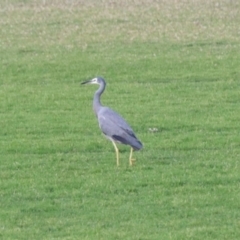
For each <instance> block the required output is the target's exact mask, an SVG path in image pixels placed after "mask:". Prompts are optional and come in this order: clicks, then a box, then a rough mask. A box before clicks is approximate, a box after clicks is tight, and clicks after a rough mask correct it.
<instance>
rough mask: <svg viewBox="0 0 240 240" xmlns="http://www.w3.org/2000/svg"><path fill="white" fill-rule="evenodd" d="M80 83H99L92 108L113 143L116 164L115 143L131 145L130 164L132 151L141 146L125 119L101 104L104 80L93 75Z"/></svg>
mask: <svg viewBox="0 0 240 240" xmlns="http://www.w3.org/2000/svg"><path fill="white" fill-rule="evenodd" d="M81 84H98V85H99V88H98V90H97V91H96V92H95V94H94V98H93V110H94V112H95V115H96V117H97V119H98V124H99V127H100V129H101V131H102V132H103V134H104V135H105V136H106V137H107V139H109V140H110V141H111V142H112V143H113V146H114V149H115V152H116V160H117V166H119V149H118V147H117V145H116V144H117V143H121V144H125V145H129V146H130V147H131V149H130V155H129V164H130V166H132V165H133V163H134V161H135V159H134V158H132V155H133V151H134V150H136V151H137V150H140V149H141V148H142V147H143V146H142V143H141V142H140V141H139V140H138V138H137V137H136V135H135V133H134V132H133V130H132V128H131V127H130V125H129V124H128V123H127V122H126V120H124V118H123V117H122V116H120V115H119V114H118V113H117V112H115V111H114V110H112V109H111V108H109V107H106V106H103V105H102V104H101V101H100V97H101V95H102V93H103V92H104V90H105V87H106V82H105V80H104V79H103V78H102V77H95V78H93V79H91V80H88V81H85V82H82V83H81Z"/></svg>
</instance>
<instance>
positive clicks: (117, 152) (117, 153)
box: [112, 141, 119, 166]
mask: <svg viewBox="0 0 240 240" xmlns="http://www.w3.org/2000/svg"><path fill="white" fill-rule="evenodd" d="M112 143H113V146H114V148H115V151H116V157H117V166H119V150H118V148H117V145H116V143H115V142H114V141H112Z"/></svg>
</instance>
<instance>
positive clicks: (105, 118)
mask: <svg viewBox="0 0 240 240" xmlns="http://www.w3.org/2000/svg"><path fill="white" fill-rule="evenodd" d="M98 122H99V126H100V128H101V130H102V131H103V133H104V134H105V135H107V136H109V137H112V136H114V135H116V136H120V137H124V136H126V135H130V136H131V137H133V138H136V136H135V134H134V132H133V130H132V128H131V127H130V126H129V124H128V123H127V122H126V121H125V120H124V119H123V117H122V116H120V115H119V114H118V113H116V112H115V111H113V110H112V109H110V108H108V107H103V108H102V109H101V110H100V111H99V112H98Z"/></svg>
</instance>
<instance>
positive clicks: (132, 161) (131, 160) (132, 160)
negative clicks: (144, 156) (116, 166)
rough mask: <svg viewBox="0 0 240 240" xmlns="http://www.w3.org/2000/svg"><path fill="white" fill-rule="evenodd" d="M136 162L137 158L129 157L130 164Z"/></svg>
mask: <svg viewBox="0 0 240 240" xmlns="http://www.w3.org/2000/svg"><path fill="white" fill-rule="evenodd" d="M135 163H136V159H135V158H131V159H129V165H130V166H132V165H134V164H135Z"/></svg>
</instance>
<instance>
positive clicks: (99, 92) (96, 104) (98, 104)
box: [93, 85, 105, 115]
mask: <svg viewBox="0 0 240 240" xmlns="http://www.w3.org/2000/svg"><path fill="white" fill-rule="evenodd" d="M104 89H105V86H104V85H100V87H99V89H98V90H97V91H96V92H95V94H94V98H93V110H94V112H95V114H96V115H97V114H98V111H99V110H100V108H101V107H102V104H101V101H100V97H101V95H102V93H103V91H104Z"/></svg>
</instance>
